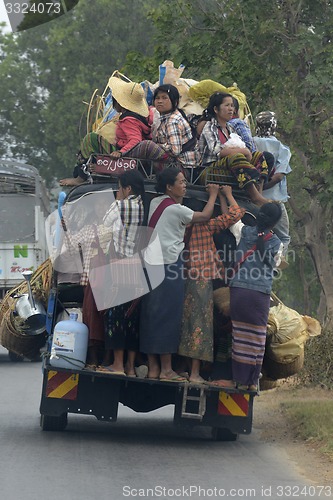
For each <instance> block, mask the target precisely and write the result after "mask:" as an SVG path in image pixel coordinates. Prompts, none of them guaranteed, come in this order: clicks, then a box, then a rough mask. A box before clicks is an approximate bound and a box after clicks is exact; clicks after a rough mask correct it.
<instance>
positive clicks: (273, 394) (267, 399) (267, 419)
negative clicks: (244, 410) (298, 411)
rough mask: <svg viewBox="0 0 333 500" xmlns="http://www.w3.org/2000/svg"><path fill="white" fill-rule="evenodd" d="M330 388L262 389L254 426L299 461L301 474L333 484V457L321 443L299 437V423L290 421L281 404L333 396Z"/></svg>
mask: <svg viewBox="0 0 333 500" xmlns="http://www.w3.org/2000/svg"><path fill="white" fill-rule="evenodd" d="M331 397H332V396H330V397H329V395H328V394H327V392H326V391H321V390H314V389H303V388H301V389H295V388H291V387H289V386H287V385H283V384H282V385H281V386H280V387H276V388H274V389H271V390H268V391H262V392H261V393H260V396H259V397H257V398H256V400H255V404H254V419H253V426H254V428H256V429H258V430H259V431H260V433H261V439H262V440H263V441H266V442H270V443H276V444H278V445H279V446H282V447H283V448H284V449H285V450H286V452H287V453H288V455H289V457H290V458H291V460H292V461H293V462H294V463H296V464H297V467H298V469H299V472H300V474H302V475H304V477H306V478H307V479H308V480H311V481H313V482H314V483H315V484H318V485H332V478H333V461H331V460H330V458H329V457H328V456H326V455H325V454H323V453H322V452H321V451H320V447H321V445H320V444H318V443H314V442H313V441H304V440H302V439H301V438H299V437H297V427H296V426H294V425H293V424H291V423H290V421H288V418H287V415H286V414H285V413H284V411H283V409H282V408H281V404H282V403H284V402H287V401H290V400H295V398H297V399H299V400H318V399H322V400H325V399H331Z"/></svg>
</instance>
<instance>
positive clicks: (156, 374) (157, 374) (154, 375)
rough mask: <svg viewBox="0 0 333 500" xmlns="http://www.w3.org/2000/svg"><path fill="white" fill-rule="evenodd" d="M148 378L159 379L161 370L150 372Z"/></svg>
mask: <svg viewBox="0 0 333 500" xmlns="http://www.w3.org/2000/svg"><path fill="white" fill-rule="evenodd" d="M147 378H152V379H159V378H160V371H159V370H148V374H147Z"/></svg>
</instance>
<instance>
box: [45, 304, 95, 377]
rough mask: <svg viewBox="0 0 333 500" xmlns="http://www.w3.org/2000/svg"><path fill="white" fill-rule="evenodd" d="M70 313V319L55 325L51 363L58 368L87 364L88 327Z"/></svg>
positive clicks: (79, 366) (77, 367)
mask: <svg viewBox="0 0 333 500" xmlns="http://www.w3.org/2000/svg"><path fill="white" fill-rule="evenodd" d="M77 318H78V315H77V314H76V313H70V316H69V319H67V320H65V321H59V323H57V324H56V326H55V327H54V332H53V340H52V346H51V356H50V365H51V366H54V367H56V368H69V369H82V368H84V366H85V364H86V358H87V349H88V333H89V330H88V327H87V326H86V325H85V324H84V323H79V322H78V321H77Z"/></svg>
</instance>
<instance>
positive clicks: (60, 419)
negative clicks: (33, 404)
mask: <svg viewBox="0 0 333 500" xmlns="http://www.w3.org/2000/svg"><path fill="white" fill-rule="evenodd" d="M40 426H41V428H42V430H43V431H64V430H65V429H66V427H67V413H62V414H61V415H59V416H56V417H55V416H50V415H41V416H40Z"/></svg>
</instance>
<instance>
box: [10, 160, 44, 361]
mask: <svg viewBox="0 0 333 500" xmlns="http://www.w3.org/2000/svg"><path fill="white" fill-rule="evenodd" d="M0 193H1V196H0V214H1V224H0V299H3V297H4V296H5V294H6V293H7V291H9V290H11V289H13V288H14V287H16V286H17V285H18V284H19V283H21V282H22V279H23V278H22V273H23V272H24V271H28V270H29V271H35V270H36V269H37V268H38V267H39V266H40V264H42V263H43V262H44V261H45V260H46V259H47V257H48V248H47V244H46V235H45V220H46V218H47V217H48V215H49V213H50V199H49V195H48V191H47V189H46V186H45V183H44V181H43V179H42V178H41V176H40V175H39V173H38V170H37V169H36V168H35V167H33V166H31V165H27V164H25V163H21V162H18V161H15V160H10V159H0ZM9 355H10V357H11V359H13V360H14V359H15V360H17V356H16V355H15V354H14V353H9Z"/></svg>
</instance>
